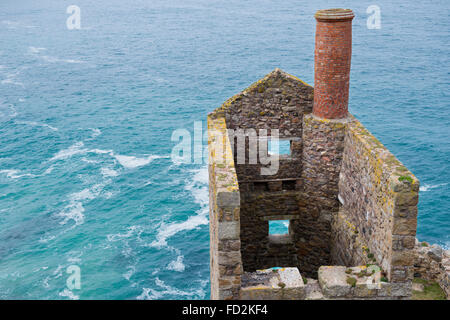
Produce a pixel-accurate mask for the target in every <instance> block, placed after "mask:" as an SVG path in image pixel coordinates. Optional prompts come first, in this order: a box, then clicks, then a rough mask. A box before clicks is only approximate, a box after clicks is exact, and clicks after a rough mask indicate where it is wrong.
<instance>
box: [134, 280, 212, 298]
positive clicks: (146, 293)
mask: <svg viewBox="0 0 450 320" xmlns="http://www.w3.org/2000/svg"><path fill="white" fill-rule="evenodd" d="M155 284H156V285H157V286H158V287H160V288H161V289H163V290H162V291H157V290H155V289H151V288H143V289H142V293H141V294H140V295H139V296H137V297H136V299H137V300H156V299H161V298H163V297H164V296H167V295H170V296H183V297H190V298H194V297H196V298H199V299H203V298H204V297H205V291H204V290H203V289H202V288H198V289H195V290H192V291H183V290H179V289H177V288H174V287H171V286H169V285H167V284H166V283H165V282H164V281H162V280H160V279H159V278H156V279H155Z"/></svg>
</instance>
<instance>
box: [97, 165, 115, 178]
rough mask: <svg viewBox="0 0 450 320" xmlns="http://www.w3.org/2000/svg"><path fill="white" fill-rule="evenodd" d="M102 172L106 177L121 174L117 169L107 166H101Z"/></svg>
mask: <svg viewBox="0 0 450 320" xmlns="http://www.w3.org/2000/svg"><path fill="white" fill-rule="evenodd" d="M100 172H101V174H102V175H103V176H104V177H117V176H118V175H119V173H118V172H117V171H116V170H114V169H111V168H106V167H102V168H100Z"/></svg>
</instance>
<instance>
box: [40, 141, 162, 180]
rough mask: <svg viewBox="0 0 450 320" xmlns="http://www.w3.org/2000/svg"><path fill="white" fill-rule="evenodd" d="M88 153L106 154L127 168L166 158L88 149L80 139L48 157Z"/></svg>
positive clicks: (59, 157) (57, 157)
mask: <svg viewBox="0 0 450 320" xmlns="http://www.w3.org/2000/svg"><path fill="white" fill-rule="evenodd" d="M88 153H95V154H108V155H109V156H111V157H113V158H114V159H116V160H117V161H118V162H119V164H120V165H121V166H123V167H124V168H127V169H134V168H138V167H142V166H145V165H148V164H149V163H150V162H152V161H153V160H155V159H161V158H167V157H166V156H158V155H149V156H146V157H144V158H139V157H135V156H127V155H120V154H115V153H114V151H113V150H102V149H88V148H85V147H84V143H83V142H82V141H79V142H76V143H75V144H73V145H71V146H70V147H69V148H67V149H63V150H60V151H58V152H57V153H56V154H55V155H54V156H53V157H52V158H50V160H49V161H58V160H66V159H69V158H71V157H73V156H75V155H79V154H88ZM86 161H89V160H87V159H86ZM105 172H106V171H105ZM109 173H112V171H110V172H109Z"/></svg>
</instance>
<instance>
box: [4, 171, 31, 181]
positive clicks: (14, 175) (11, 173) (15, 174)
mask: <svg viewBox="0 0 450 320" xmlns="http://www.w3.org/2000/svg"><path fill="white" fill-rule="evenodd" d="M19 172H20V170H15V169H8V170H0V173H4V174H6V176H7V177H8V178H10V179H19V178H22V177H36V175H34V174H32V173H23V174H19Z"/></svg>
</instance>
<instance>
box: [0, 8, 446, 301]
mask: <svg viewBox="0 0 450 320" xmlns="http://www.w3.org/2000/svg"><path fill="white" fill-rule="evenodd" d="M72 4H73V5H77V6H79V7H80V9H81V29H80V30H68V29H67V27H66V19H67V18H68V17H69V14H67V13H66V9H67V7H68V6H69V5H72ZM373 4H376V5H378V6H379V7H380V8H381V29H378V30H372V29H368V28H367V27H366V18H367V14H366V9H367V7H368V6H370V5H373ZM330 7H349V8H352V9H353V10H354V12H355V14H356V18H355V19H354V23H353V26H354V27H353V61H352V72H351V89H350V111H351V112H352V113H353V114H355V115H356V117H357V118H358V119H360V120H361V121H362V122H363V123H364V124H365V125H366V126H367V128H368V129H369V130H371V131H372V133H374V134H375V136H377V137H378V138H379V139H380V141H381V142H382V143H383V144H385V145H386V146H387V147H388V148H389V149H390V150H391V151H392V152H393V153H394V154H395V155H396V156H397V157H398V158H399V159H400V161H402V162H403V163H404V164H405V165H406V166H407V167H408V168H409V169H411V171H412V172H413V173H414V174H416V175H417V177H418V178H419V179H420V180H421V183H422V187H421V192H420V204H419V207H420V212H419V226H418V237H419V238H420V239H421V240H426V241H429V242H433V243H434V242H436V243H439V244H442V245H444V246H448V245H449V242H450V239H449V234H450V216H449V211H450V201H449V194H450V190H449V181H450V168H449V159H450V144H449V127H450V115H449V113H450V111H449V110H450V106H449V96H448V95H449V90H448V89H449V70H450V62H449V59H448V57H449V56H450V52H449V51H450V50H449V43H450V41H449V40H450V38H449V30H450V28H449V19H448V13H449V2H448V1H446V0H434V1H415V2H414V1H396V2H395V4H392V3H390V2H388V1H377V2H376V3H373V2H372V1H370V2H368V1H355V2H354V3H352V2H350V1H322V0H317V1H308V2H306V1H305V2H303V1H302V2H300V1H291V0H285V1H278V2H274V1H268V0H258V1H238V0H229V1H214V0H201V1H189V0H183V1H181V0H177V1H171V0H163V1H162V0H146V1H144V0H140V1H139V0H128V1H122V0H120V1H119V0H108V1H87V0H74V1H70V2H69V1H61V0H41V1H31V0H28V1H26V0H23V1H17V0H2V1H0V44H1V45H0V299H14V298H19V299H96V298H101V299H208V298H209V227H208V189H207V188H208V186H207V167H206V164H176V163H173V162H172V161H171V158H170V154H171V150H172V148H173V146H174V145H175V143H174V142H172V141H171V135H172V132H173V130H175V129H180V128H185V129H188V130H189V131H193V127H194V122H195V121H203V127H205V126H206V124H205V119H206V115H207V113H208V112H211V111H212V110H213V109H214V108H216V107H218V106H220V104H221V103H222V102H223V101H224V100H226V99H227V98H228V97H230V96H232V95H234V94H235V93H237V92H239V91H241V90H242V89H244V88H245V87H247V86H248V85H250V84H251V83H252V82H254V81H256V80H258V79H259V78H262V77H263V76H264V75H265V74H267V73H269V72H270V71H272V70H273V69H274V68H276V67H280V68H281V69H283V70H285V71H286V72H289V73H291V74H294V75H296V76H299V77H300V78H302V79H303V80H305V81H306V82H308V83H310V84H313V69H314V57H313V53H314V31H315V20H314V18H313V15H314V12H315V11H316V10H317V9H323V8H330ZM72 265H75V266H78V267H79V268H80V270H81V289H70V287H68V286H67V285H66V280H67V279H68V277H69V274H68V273H67V268H68V267H69V266H72Z"/></svg>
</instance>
